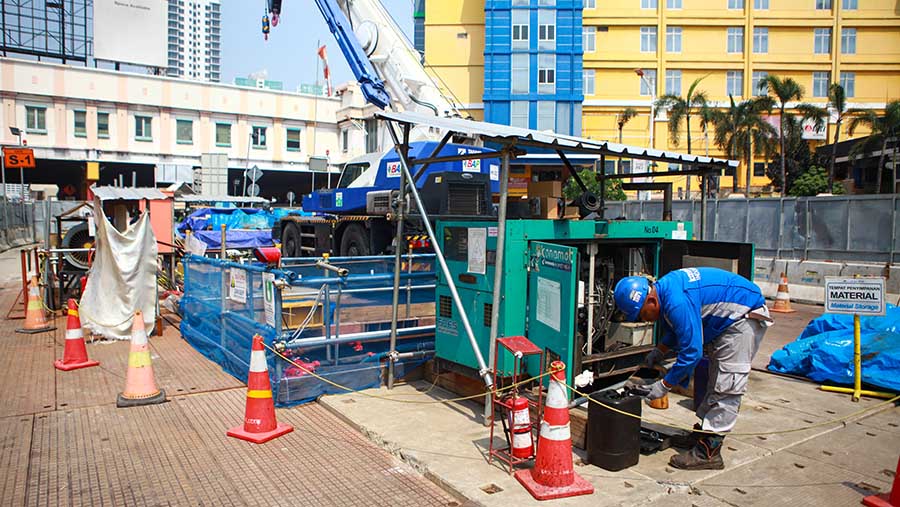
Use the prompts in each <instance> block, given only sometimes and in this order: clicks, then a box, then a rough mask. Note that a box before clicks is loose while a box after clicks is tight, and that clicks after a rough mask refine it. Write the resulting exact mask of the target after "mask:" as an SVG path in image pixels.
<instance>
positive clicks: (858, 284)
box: [825, 276, 885, 315]
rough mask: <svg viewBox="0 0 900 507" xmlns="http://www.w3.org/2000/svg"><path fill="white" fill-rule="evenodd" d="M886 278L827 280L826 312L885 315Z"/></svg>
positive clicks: (833, 278)
mask: <svg viewBox="0 0 900 507" xmlns="http://www.w3.org/2000/svg"><path fill="white" fill-rule="evenodd" d="M884 310H885V301H884V278H883V277H871V278H837V277H830V276H829V277H826V278H825V311H826V312H827V313H848V314H856V315H884Z"/></svg>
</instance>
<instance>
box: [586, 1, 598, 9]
mask: <svg viewBox="0 0 900 507" xmlns="http://www.w3.org/2000/svg"><path fill="white" fill-rule="evenodd" d="M584 8H585V9H596V8H597V0H584Z"/></svg>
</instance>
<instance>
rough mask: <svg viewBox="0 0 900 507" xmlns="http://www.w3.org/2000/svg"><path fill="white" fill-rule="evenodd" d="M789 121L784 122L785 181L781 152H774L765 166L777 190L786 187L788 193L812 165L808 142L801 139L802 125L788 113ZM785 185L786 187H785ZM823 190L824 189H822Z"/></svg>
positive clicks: (767, 174)
mask: <svg viewBox="0 0 900 507" xmlns="http://www.w3.org/2000/svg"><path fill="white" fill-rule="evenodd" d="M787 118H789V121H788V122H787V123H786V124H785V139H784V150H785V157H784V158H785V165H786V172H785V177H786V178H787V181H786V182H782V181H781V154H780V153H779V154H776V155H775V156H774V157H773V159H772V163H770V164H768V166H767V167H766V176H768V177H769V178H771V180H772V184H773V185H774V186H775V188H778V189H779V190H781V189H784V188H786V189H787V190H786V192H787V194H788V195H793V194H791V188H792V187H793V185H794V182H795V181H796V180H797V178H798V177H799V176H800V175H802V174H803V173H804V172H805V171H806V170H807V168H809V167H810V166H812V165H813V154H812V152H811V151H810V149H809V143H808V142H807V141H806V139H803V125H802V123H801V122H800V121H799V119H797V118H796V117H794V116H793V115H788V116H787ZM785 185H786V187H785ZM822 192H824V190H822Z"/></svg>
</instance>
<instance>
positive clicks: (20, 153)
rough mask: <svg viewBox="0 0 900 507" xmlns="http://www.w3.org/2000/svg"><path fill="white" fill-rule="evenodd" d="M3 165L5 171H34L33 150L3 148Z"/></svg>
mask: <svg viewBox="0 0 900 507" xmlns="http://www.w3.org/2000/svg"><path fill="white" fill-rule="evenodd" d="M3 165H5V166H6V167H7V169H19V168H23V167H24V168H26V169H34V167H35V160H34V150H32V149H31V148H3Z"/></svg>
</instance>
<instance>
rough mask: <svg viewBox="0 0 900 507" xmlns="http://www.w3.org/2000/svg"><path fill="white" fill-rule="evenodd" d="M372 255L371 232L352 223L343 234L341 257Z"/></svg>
mask: <svg viewBox="0 0 900 507" xmlns="http://www.w3.org/2000/svg"><path fill="white" fill-rule="evenodd" d="M362 255H371V252H370V251H369V234H368V233H367V232H366V229H365V227H363V226H362V225H359V224H350V225H348V226H347V228H346V229H344V234H343V235H342V236H341V257H358V256H362Z"/></svg>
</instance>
